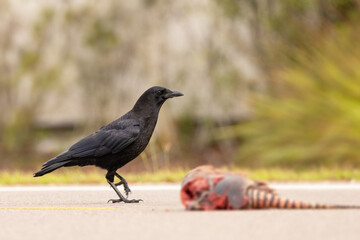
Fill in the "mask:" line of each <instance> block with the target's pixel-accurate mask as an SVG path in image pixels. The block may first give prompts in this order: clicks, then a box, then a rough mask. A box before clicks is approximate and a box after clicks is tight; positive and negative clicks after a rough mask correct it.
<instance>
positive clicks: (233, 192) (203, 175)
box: [180, 166, 360, 210]
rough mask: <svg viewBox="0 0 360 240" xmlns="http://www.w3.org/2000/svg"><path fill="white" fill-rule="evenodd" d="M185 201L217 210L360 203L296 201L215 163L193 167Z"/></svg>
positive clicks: (183, 189)
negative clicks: (214, 165)
mask: <svg viewBox="0 0 360 240" xmlns="http://www.w3.org/2000/svg"><path fill="white" fill-rule="evenodd" d="M180 197H181V202H182V204H183V205H184V206H185V207H186V209H188V210H216V209H265V208H281V209H344V208H358V209H360V206H347V205H328V204H317V203H306V202H302V201H294V200H290V199H286V198H282V197H279V196H277V194H276V193H275V192H274V190H273V189H271V188H269V187H268V185H267V184H266V183H264V182H259V181H252V180H250V179H248V178H246V177H245V176H243V175H240V174H237V173H231V172H225V171H222V170H220V169H216V168H214V167H213V166H200V167H197V168H195V169H193V170H191V171H190V172H189V173H188V174H187V175H186V176H185V178H184V180H183V182H182V184H181V194H180Z"/></svg>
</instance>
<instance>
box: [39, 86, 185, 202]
mask: <svg viewBox="0 0 360 240" xmlns="http://www.w3.org/2000/svg"><path fill="white" fill-rule="evenodd" d="M179 96H183V94H182V93H180V92H178V91H171V90H169V89H166V88H164V87H158V86H155V87H152V88H149V89H148V90H146V91H145V92H144V93H143V94H142V95H141V96H140V98H139V99H138V100H137V102H136V103H135V105H134V107H133V108H132V109H131V110H130V111H129V112H128V113H126V114H125V115H123V116H122V117H120V118H118V119H117V120H115V121H113V122H111V123H109V124H108V125H106V126H103V127H101V128H100V129H99V130H97V131H96V132H94V133H92V134H91V135H89V136H87V137H85V138H83V139H81V140H80V141H78V142H77V143H75V144H74V145H72V146H71V147H70V148H69V150H67V151H65V152H63V153H61V154H59V155H58V156H56V157H54V158H52V159H50V160H49V161H47V162H45V163H44V164H43V165H42V169H41V170H40V171H38V172H36V173H35V174H34V177H39V176H42V175H44V174H47V173H50V172H52V171H54V170H56V169H58V168H61V167H71V166H81V167H82V166H87V165H95V166H97V167H100V168H102V169H105V170H107V173H106V176H105V178H106V180H107V182H108V183H109V184H110V186H111V187H112V188H113V189H114V191H115V192H116V194H117V195H118V197H119V199H110V200H109V201H108V202H112V203H116V202H125V203H138V202H140V201H142V200H141V199H131V200H130V199H128V195H129V193H130V192H131V190H130V188H129V185H128V183H127V182H126V180H125V178H123V177H122V176H121V175H119V174H118V173H117V172H116V171H117V170H118V169H119V168H121V167H123V166H124V165H125V164H127V163H128V162H130V161H131V160H133V159H135V158H136V157H137V156H138V155H139V154H140V153H141V152H142V151H144V149H145V148H146V146H147V144H148V143H149V141H150V138H151V135H152V134H153V132H154V129H155V125H156V122H157V119H158V115H159V111H160V108H161V106H162V105H163V103H164V102H165V101H166V100H167V99H169V98H173V97H179ZM115 176H116V177H117V178H118V179H119V180H120V181H119V182H118V183H114V178H115ZM120 185H123V187H124V191H125V193H126V198H125V197H124V196H123V195H122V194H121V193H120V191H119V190H118V188H117V186H120Z"/></svg>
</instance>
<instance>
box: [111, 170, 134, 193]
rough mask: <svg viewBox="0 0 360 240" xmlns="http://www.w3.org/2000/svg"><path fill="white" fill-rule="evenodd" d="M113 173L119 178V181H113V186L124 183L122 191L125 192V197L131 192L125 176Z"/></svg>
mask: <svg viewBox="0 0 360 240" xmlns="http://www.w3.org/2000/svg"><path fill="white" fill-rule="evenodd" d="M114 175H115V176H116V177H117V178H119V179H120V182H118V183H115V186H120V185H124V191H125V193H126V198H127V197H128V196H129V193H131V190H130V188H129V185H128V183H127V181H126V180H125V178H123V177H122V176H120V174H118V173H117V172H115V173H114Z"/></svg>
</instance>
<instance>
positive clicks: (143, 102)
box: [135, 86, 184, 109]
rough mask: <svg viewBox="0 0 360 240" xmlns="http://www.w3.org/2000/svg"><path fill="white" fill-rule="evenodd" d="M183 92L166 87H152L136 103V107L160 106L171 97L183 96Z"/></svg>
mask: <svg viewBox="0 0 360 240" xmlns="http://www.w3.org/2000/svg"><path fill="white" fill-rule="evenodd" d="M183 95H184V94H182V93H181V92H178V91H172V90H169V89H167V88H164V87H158V86H155V87H152V88H149V89H148V90H146V91H145V92H144V93H143V94H142V95H141V97H140V98H139V100H138V101H137V102H136V104H135V108H136V109H144V108H151V107H155V108H159V107H161V106H162V104H163V103H164V102H165V101H166V100H167V99H169V98H173V97H180V96H183Z"/></svg>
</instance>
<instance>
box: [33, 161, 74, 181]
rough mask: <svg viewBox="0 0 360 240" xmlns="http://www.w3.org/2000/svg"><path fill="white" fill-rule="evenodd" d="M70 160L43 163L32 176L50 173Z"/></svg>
mask: <svg viewBox="0 0 360 240" xmlns="http://www.w3.org/2000/svg"><path fill="white" fill-rule="evenodd" d="M70 161H71V160H68V161H61V162H57V163H53V164H51V165H45V166H44V167H43V168H42V169H41V170H40V171H38V172H36V173H35V174H34V177H40V176H42V175H45V174H47V173H50V172H52V171H54V170H56V169H58V168H61V167H63V166H65V165H66V164H67V163H69V162H70Z"/></svg>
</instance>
